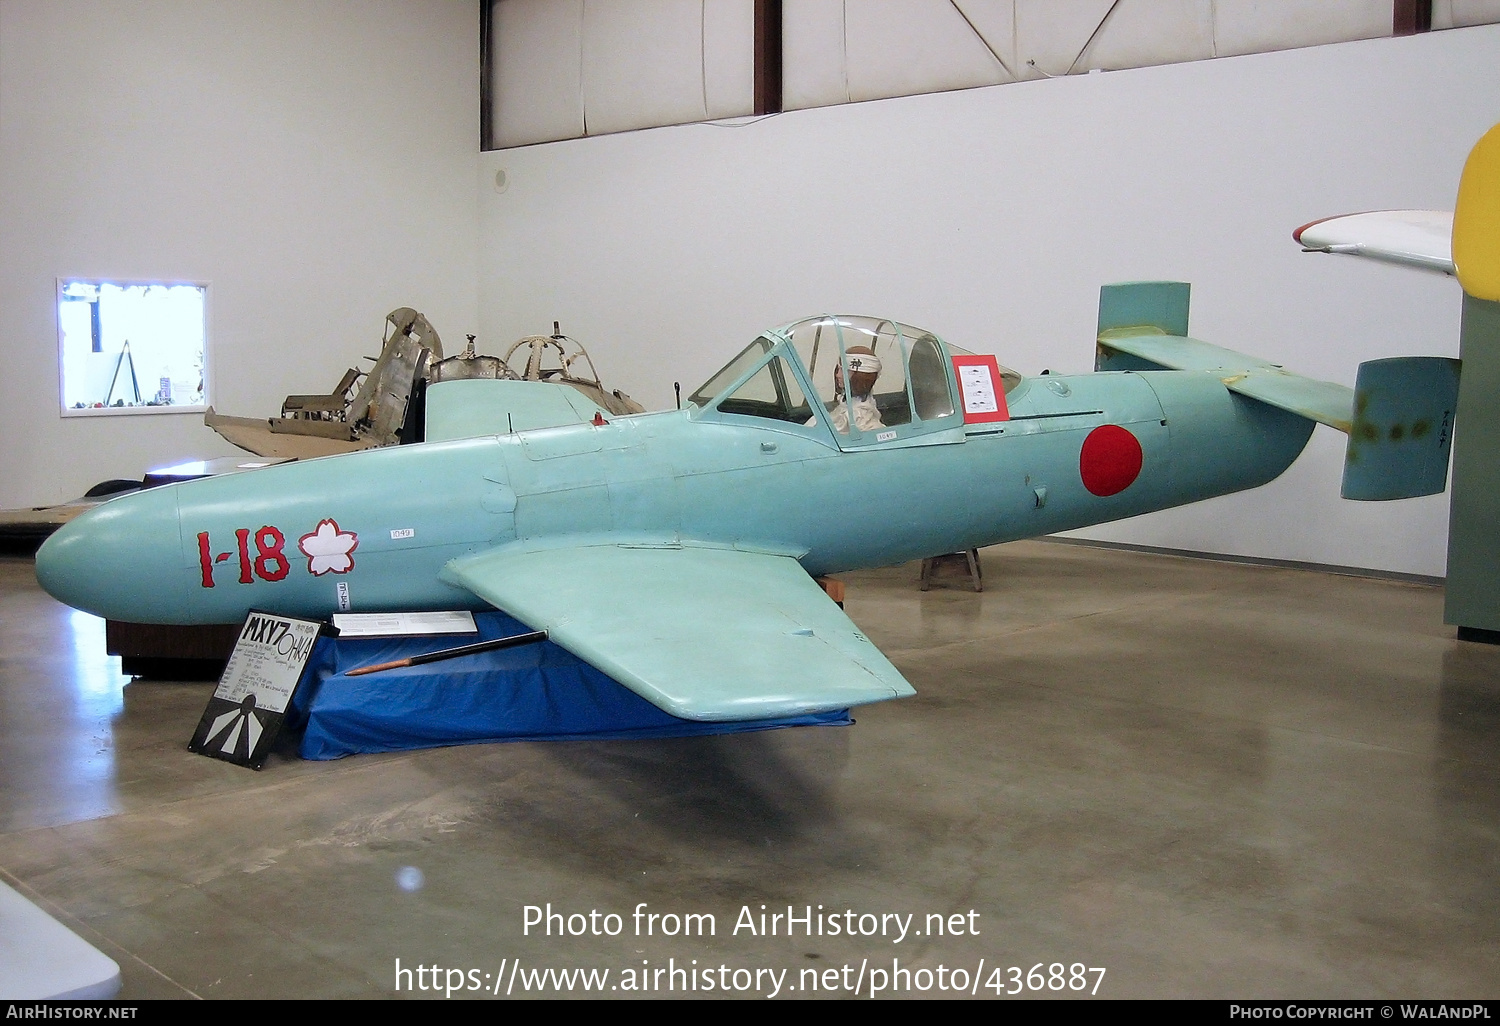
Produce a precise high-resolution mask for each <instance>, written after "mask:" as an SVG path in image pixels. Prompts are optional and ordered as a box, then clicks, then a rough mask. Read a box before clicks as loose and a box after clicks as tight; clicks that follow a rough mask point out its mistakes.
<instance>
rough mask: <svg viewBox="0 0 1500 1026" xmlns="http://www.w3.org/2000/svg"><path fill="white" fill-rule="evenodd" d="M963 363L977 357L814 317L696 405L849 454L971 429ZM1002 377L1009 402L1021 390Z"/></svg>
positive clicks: (1015, 379) (900, 333)
mask: <svg viewBox="0 0 1500 1026" xmlns="http://www.w3.org/2000/svg"><path fill="white" fill-rule="evenodd" d="M955 354H956V355H959V356H968V355H972V354H970V353H968V352H967V351H966V350H963V349H959V348H958V347H956V346H950V345H948V344H947V343H945V342H944V341H943V340H942V339H940V338H938V337H937V336H936V335H934V334H933V333H932V332H930V331H925V330H923V329H921V328H914V327H912V326H911V325H909V324H901V323H899V322H897V321H892V320H886V319H883V318H878V317H859V316H846V315H839V316H834V315H825V316H821V317H809V318H807V319H806V320H801V321H797V322H796V323H794V324H789V325H787V326H786V327H783V328H777V329H773V330H771V331H768V332H766V333H764V334H763V335H761V336H760V337H759V338H757V339H756V340H755V341H754V342H752V343H750V345H749V346H747V347H746V348H745V349H744V350H743V351H741V353H740V354H739V355H738V356H736V357H735V358H734V359H733V360H731V361H729V363H728V364H726V365H725V366H724V368H723V369H722V370H720V371H719V372H718V373H717V374H715V375H714V376H713V377H711V378H709V379H708V381H707V382H705V383H704V384H703V385H702V386H701V387H700V388H698V389H697V390H696V391H695V392H693V394H692V395H691V396H689V397H688V401H689V402H690V403H692V404H693V405H694V406H697V407H699V408H700V409H705V410H708V409H713V410H717V411H718V412H720V413H724V414H730V415H733V416H746V417H762V418H766V419H770V420H777V421H782V422H783V423H785V424H787V425H796V426H799V427H804V428H807V429H810V430H816V431H819V432H820V433H821V432H823V431H826V430H827V429H829V428H831V429H832V430H833V431H834V432H835V434H836V435H837V438H838V442H839V445H840V446H841V447H845V448H848V447H850V446H851V445H861V444H868V443H875V442H887V441H891V440H893V439H896V438H903V437H910V436H913V435H920V434H927V433H929V432H932V431H935V430H939V429H943V428H953V427H957V426H959V425H961V424H962V423H963V417H962V413H961V406H960V404H959V392H958V388H957V383H956V381H955V379H954V374H953V364H952V359H951V357H952V355H955ZM1001 376H1002V378H1003V381H1004V388H1005V391H1006V392H1010V391H1011V389H1013V388H1015V386H1016V385H1018V384H1019V383H1020V381H1021V375H1020V374H1018V373H1016V372H1015V371H1013V370H1010V369H1009V368H1001ZM809 395H811V396H813V397H814V399H813V400H811V401H810V400H809V399H808V396H809Z"/></svg>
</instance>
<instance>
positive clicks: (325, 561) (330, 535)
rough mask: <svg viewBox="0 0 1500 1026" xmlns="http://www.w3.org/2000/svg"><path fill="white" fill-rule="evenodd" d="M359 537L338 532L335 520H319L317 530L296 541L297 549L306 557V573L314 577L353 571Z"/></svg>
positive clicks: (349, 533)
mask: <svg viewBox="0 0 1500 1026" xmlns="http://www.w3.org/2000/svg"><path fill="white" fill-rule="evenodd" d="M358 546H359V535H357V534H355V533H354V532H353V531H340V530H339V524H338V521H337V520H320V521H318V529H317V530H316V531H313V532H312V533H311V534H304V535H303V536H302V537H301V538H299V539H297V548H299V549H301V550H302V554H303V555H304V556H306V557H307V572H308V573H310V574H312V575H313V576H314V577H322V576H323V575H324V574H347V573H348V572H349V571H350V570H353V569H354V550H355V549H356V548H358Z"/></svg>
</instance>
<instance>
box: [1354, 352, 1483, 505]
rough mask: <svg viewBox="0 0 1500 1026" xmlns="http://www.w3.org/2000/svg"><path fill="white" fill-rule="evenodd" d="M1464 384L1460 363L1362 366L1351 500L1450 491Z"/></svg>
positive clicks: (1425, 360)
mask: <svg viewBox="0 0 1500 1026" xmlns="http://www.w3.org/2000/svg"><path fill="white" fill-rule="evenodd" d="M1458 378H1459V361H1457V360H1450V359H1447V358H1445V357H1439V356H1408V357H1399V358H1397V359H1392V360H1371V361H1369V362H1368V363H1362V364H1360V365H1359V377H1358V378H1357V379H1356V381H1355V384H1354V425H1353V429H1352V430H1351V431H1350V432H1349V447H1348V449H1347V451H1346V454H1345V460H1344V484H1343V489H1342V492H1341V494H1342V495H1343V496H1344V498H1346V499H1407V498H1411V497H1412V496H1415V495H1435V494H1437V493H1439V492H1441V491H1442V490H1443V489H1444V488H1446V487H1447V484H1448V452H1449V450H1450V449H1451V448H1452V443H1453V414H1454V411H1455V410H1456V409H1457V407H1458Z"/></svg>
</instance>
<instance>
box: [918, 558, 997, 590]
mask: <svg viewBox="0 0 1500 1026" xmlns="http://www.w3.org/2000/svg"><path fill="white" fill-rule="evenodd" d="M955 562H957V563H959V565H960V566H962V567H963V568H964V570H965V571H966V572H967V573H968V575H969V580H970V581H972V582H973V584H974V590H975V591H983V590H984V571H983V569H981V567H980V565H979V550H978V549H970V550H969V551H967V552H949V553H947V554H945V555H942V556H932V557H931V558H928V559H924V560H922V590H923V591H926V590H927V589H928V588H929V587H931V584H932V578H933V575H934V573H936V571H937V569H938V568H939V567H941V566H943V565H945V564H951V563H955Z"/></svg>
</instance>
